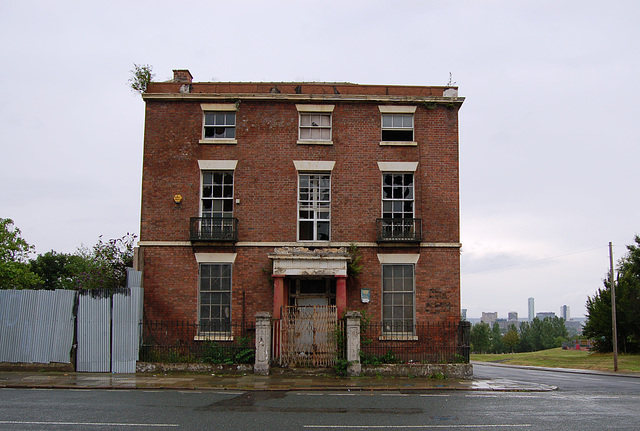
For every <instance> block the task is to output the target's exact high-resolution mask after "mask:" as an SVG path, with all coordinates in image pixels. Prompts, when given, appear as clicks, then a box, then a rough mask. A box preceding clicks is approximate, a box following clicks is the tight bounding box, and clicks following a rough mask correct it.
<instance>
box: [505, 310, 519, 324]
mask: <svg viewBox="0 0 640 431" xmlns="http://www.w3.org/2000/svg"><path fill="white" fill-rule="evenodd" d="M507 320H508V321H509V322H513V321H517V320H518V313H516V312H515V311H509V317H508V318H507Z"/></svg>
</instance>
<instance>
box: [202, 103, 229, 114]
mask: <svg viewBox="0 0 640 431" xmlns="http://www.w3.org/2000/svg"><path fill="white" fill-rule="evenodd" d="M200 107H201V108H202V110H203V111H216V112H220V111H237V110H238V107H237V106H236V104H235V103H201V104H200Z"/></svg>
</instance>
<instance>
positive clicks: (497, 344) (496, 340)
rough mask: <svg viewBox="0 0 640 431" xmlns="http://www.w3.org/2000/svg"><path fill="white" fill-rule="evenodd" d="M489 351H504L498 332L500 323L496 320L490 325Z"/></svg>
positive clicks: (500, 335) (500, 334)
mask: <svg viewBox="0 0 640 431" xmlns="http://www.w3.org/2000/svg"><path fill="white" fill-rule="evenodd" d="M491 351H492V352H493V353H503V352H504V344H503V343H502V333H501V332H500V324H499V323H498V322H493V326H492V327H491Z"/></svg>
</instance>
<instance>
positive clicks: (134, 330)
mask: <svg viewBox="0 0 640 431" xmlns="http://www.w3.org/2000/svg"><path fill="white" fill-rule="evenodd" d="M141 304H142V289H141V288H140V287H131V288H129V289H128V292H127V293H124V292H123V293H120V292H118V293H116V294H114V295H113V309H112V317H111V319H112V320H111V325H112V326H111V329H112V336H111V339H112V345H111V371H112V372H114V373H135V372H136V361H137V360H138V353H139V347H140V338H139V334H140V323H141V320H142V319H141V318H142V314H141V313H140V308H141Z"/></svg>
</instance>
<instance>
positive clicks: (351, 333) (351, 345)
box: [345, 311, 362, 376]
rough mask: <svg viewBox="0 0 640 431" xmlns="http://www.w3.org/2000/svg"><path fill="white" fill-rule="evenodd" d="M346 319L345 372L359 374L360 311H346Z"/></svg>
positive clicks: (360, 370)
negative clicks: (346, 363)
mask: <svg viewBox="0 0 640 431" xmlns="http://www.w3.org/2000/svg"><path fill="white" fill-rule="evenodd" d="M345 317H346V319H347V361H349V366H348V368H347V374H349V375H350V376H359V375H360V373H361V372H362V366H361V365H360V312H358V311H348V312H347V313H346V315H345Z"/></svg>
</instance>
